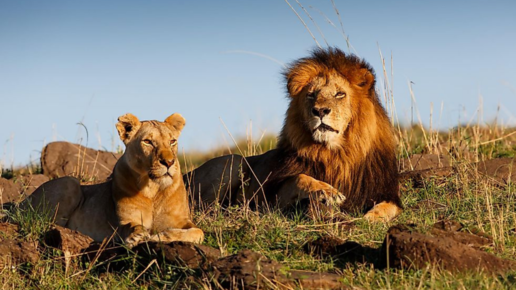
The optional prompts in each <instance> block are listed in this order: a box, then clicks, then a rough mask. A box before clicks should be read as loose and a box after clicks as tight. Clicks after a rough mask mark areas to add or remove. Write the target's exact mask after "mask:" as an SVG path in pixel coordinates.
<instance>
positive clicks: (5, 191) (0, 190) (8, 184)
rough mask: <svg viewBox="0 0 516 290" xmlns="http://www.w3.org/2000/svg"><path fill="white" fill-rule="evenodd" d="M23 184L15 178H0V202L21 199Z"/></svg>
mask: <svg viewBox="0 0 516 290" xmlns="http://www.w3.org/2000/svg"><path fill="white" fill-rule="evenodd" d="M21 190H22V186H21V184H20V183H15V182H14V181H13V179H5V178H0V204H4V203H8V202H14V201H19V199H20V197H21V196H20V192H21Z"/></svg>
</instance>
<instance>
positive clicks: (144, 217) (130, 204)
mask: <svg viewBox="0 0 516 290" xmlns="http://www.w3.org/2000/svg"><path fill="white" fill-rule="evenodd" d="M116 209H117V210H116V213H117V216H118V220H119V223H120V228H119V234H120V237H121V238H122V240H123V241H124V243H125V244H126V245H127V246H128V247H130V248H132V247H134V246H136V245H137V244H138V243H140V242H142V241H144V240H147V239H148V238H149V237H150V234H149V229H151V228H152V202H151V201H150V200H149V199H146V198H130V197H124V198H120V199H118V200H117V204H116Z"/></svg>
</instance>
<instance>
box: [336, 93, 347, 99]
mask: <svg viewBox="0 0 516 290" xmlns="http://www.w3.org/2000/svg"><path fill="white" fill-rule="evenodd" d="M345 96H346V93H345V92H338V93H336V94H335V98H337V99H342V98H344V97H345Z"/></svg>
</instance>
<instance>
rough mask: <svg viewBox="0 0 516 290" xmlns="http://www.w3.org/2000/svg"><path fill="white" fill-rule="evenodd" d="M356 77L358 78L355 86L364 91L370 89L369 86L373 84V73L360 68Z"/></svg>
mask: <svg viewBox="0 0 516 290" xmlns="http://www.w3.org/2000/svg"><path fill="white" fill-rule="evenodd" d="M358 75H359V76H360V77H359V79H358V82H357V85H358V86H359V87H362V88H365V89H370V88H371V86H372V85H373V84H374V75H373V73H372V72H371V71H370V70H369V69H367V68H361V69H360V70H359V73H358Z"/></svg>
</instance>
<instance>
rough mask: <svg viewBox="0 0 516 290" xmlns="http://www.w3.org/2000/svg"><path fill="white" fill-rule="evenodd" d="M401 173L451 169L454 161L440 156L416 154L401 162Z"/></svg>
mask: <svg viewBox="0 0 516 290" xmlns="http://www.w3.org/2000/svg"><path fill="white" fill-rule="evenodd" d="M400 165H401V168H400V171H401V172H404V171H414V170H426V169H436V168H442V167H451V166H452V161H451V159H450V158H449V157H448V156H445V155H438V154H414V155H412V156H410V157H408V158H403V159H401V160H400Z"/></svg>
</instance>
